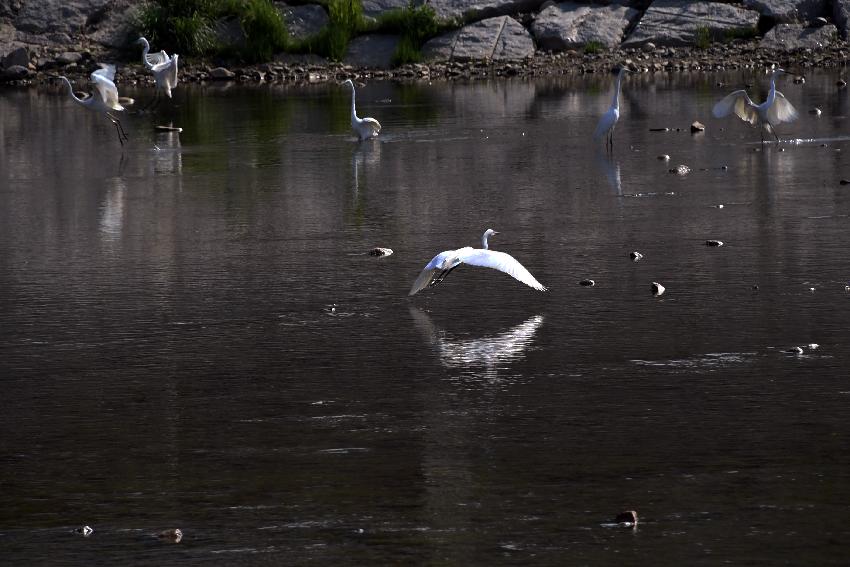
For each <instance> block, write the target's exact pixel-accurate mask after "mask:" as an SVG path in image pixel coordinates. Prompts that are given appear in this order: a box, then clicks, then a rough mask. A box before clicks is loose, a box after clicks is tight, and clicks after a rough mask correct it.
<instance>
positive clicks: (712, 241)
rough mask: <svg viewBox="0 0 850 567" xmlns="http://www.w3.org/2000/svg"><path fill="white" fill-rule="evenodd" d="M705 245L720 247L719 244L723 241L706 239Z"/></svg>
mask: <svg viewBox="0 0 850 567" xmlns="http://www.w3.org/2000/svg"><path fill="white" fill-rule="evenodd" d="M705 245H706V246H714V247H720V246H723V241H722V240H706V241H705Z"/></svg>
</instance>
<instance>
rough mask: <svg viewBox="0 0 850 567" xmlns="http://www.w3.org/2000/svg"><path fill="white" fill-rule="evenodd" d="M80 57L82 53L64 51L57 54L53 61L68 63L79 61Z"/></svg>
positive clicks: (61, 63) (81, 57)
mask: <svg viewBox="0 0 850 567" xmlns="http://www.w3.org/2000/svg"><path fill="white" fill-rule="evenodd" d="M82 59H83V54H82V53H77V52H76V51H66V52H64V53H60V54H59V55H57V56H56V58H55V59H54V61H55V62H56V63H57V64H58V65H70V64H71V63H79V62H80V61H82Z"/></svg>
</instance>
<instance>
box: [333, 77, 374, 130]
mask: <svg viewBox="0 0 850 567" xmlns="http://www.w3.org/2000/svg"><path fill="white" fill-rule="evenodd" d="M342 84H344V85H348V86H349V87H351V128H352V129H354V133H355V134H357V137H358V138H360V139H361V140H367V139H369V138H375V137H377V136H378V132H380V131H381V123H380V122H378V121H377V120H375V119H374V118H358V117H357V112H356V111H355V110H354V83H352V82H351V79H346V80H345V81H344V82H343V83H342Z"/></svg>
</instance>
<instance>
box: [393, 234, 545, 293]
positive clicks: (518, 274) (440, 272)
mask: <svg viewBox="0 0 850 567" xmlns="http://www.w3.org/2000/svg"><path fill="white" fill-rule="evenodd" d="M494 234H499V233H498V232H496V231H495V230H493V229H492V228H488V229H487V230H486V231H485V232H484V235H483V236H482V237H481V246H482V248H480V249H477V248H472V247H471V246H465V247H463V248H459V249H457V250H446V251H445V252H440V253H439V254H437V255H436V256H434V257H433V258H432V259H431V261H430V262H428V265H427V266H425V268H424V269H423V270H422V273H421V274H419V277H418V278H416V281H415V282H413V287H411V288H410V293H409V294H408V295H413V294H415V293H416V292H418V291H422V290H423V289H425V288H426V287H434V286H435V285H437V284H438V283H440V282H441V281H443V280H444V279H445V278H446V276H447V275H449V273H450V272H451V271H452V270H454V269H455V268H457V267H458V266H460V265H461V264H470V265H472V266H481V267H482V268H493V269H495V270H499V271H500V272H505V273H506V274H508V275H509V276H512V277H513V278H515V279H517V280H519V281H521V282H522V283H524V284H525V285H527V286H530V287H533V288H534V289H536V290H539V291H547V290H546V287H545V286H543V285H542V284H541V283H540V282H539V281H537V280H536V279H534V276H532V275H531V272H529V271H528V270H526V269H525V267H524V266H523V265H522V264H520V263H519V262H518V261H517V260H516V258H514V257H513V256H511V255H510V254H505V253H504V252H497V251H495V250H490V249H489V248H488V246H487V239H488V238H490V236H492V235H494Z"/></svg>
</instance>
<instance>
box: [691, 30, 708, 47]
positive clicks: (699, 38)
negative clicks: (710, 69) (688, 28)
mask: <svg viewBox="0 0 850 567" xmlns="http://www.w3.org/2000/svg"><path fill="white" fill-rule="evenodd" d="M694 45H695V46H696V47H698V48H699V49H707V48H708V46H709V45H711V30H709V29H708V27H706V26H700V27H698V28H697V29H696V32H695V33H694Z"/></svg>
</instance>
